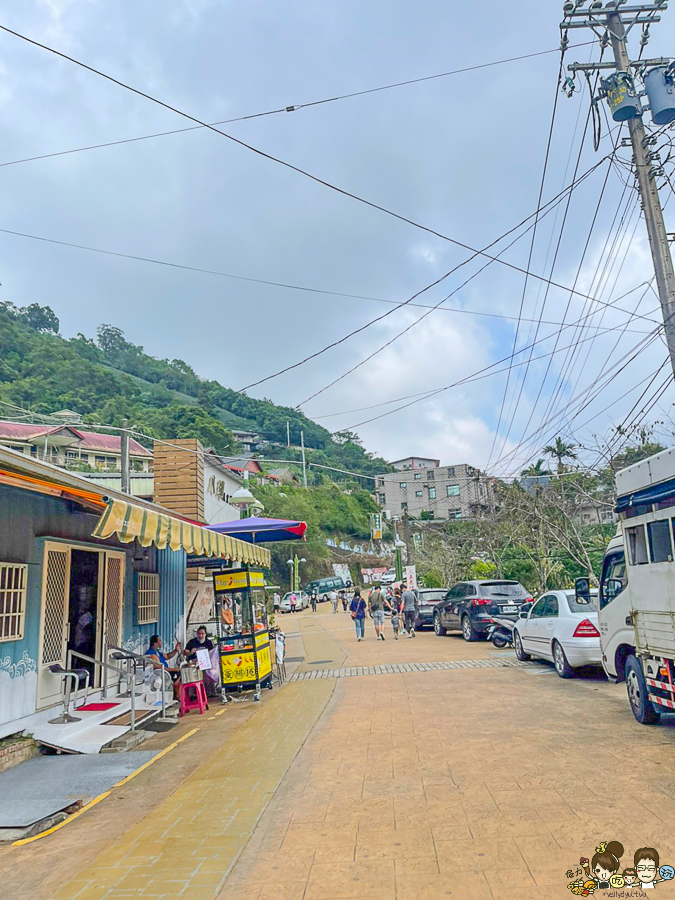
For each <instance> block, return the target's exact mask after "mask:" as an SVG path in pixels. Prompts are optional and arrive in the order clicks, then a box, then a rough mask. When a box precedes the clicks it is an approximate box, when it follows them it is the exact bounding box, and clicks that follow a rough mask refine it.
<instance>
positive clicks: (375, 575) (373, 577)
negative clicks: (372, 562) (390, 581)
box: [361, 566, 388, 584]
mask: <svg viewBox="0 0 675 900" xmlns="http://www.w3.org/2000/svg"><path fill="white" fill-rule="evenodd" d="M387 571H388V570H387V567H386V566H382V567H381V568H377V569H361V577H362V578H363V583H364V584H372V583H373V582H374V581H379V580H380V578H381V577H382V576H383V575H386V573H387Z"/></svg>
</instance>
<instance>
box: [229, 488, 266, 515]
mask: <svg viewBox="0 0 675 900" xmlns="http://www.w3.org/2000/svg"><path fill="white" fill-rule="evenodd" d="M230 503H231V504H232V506H235V507H236V508H237V509H238V510H239V518H240V519H247V518H249V517H250V516H251V515H252V514H253V512H254V511H256V512H262V511H263V509H264V508H265V507H264V506H263V505H262V503H261V502H260V500H256V498H255V497H254V496H253V494H252V493H251V492H250V491H249V489H248V488H245V487H242V488H239V490H238V491H235V492H234V494H232V496H231V497H230Z"/></svg>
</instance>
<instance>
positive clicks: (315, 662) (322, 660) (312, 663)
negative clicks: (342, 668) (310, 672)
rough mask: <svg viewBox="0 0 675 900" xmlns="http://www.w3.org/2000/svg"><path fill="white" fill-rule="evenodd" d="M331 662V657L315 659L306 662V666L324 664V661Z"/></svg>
mask: <svg viewBox="0 0 675 900" xmlns="http://www.w3.org/2000/svg"><path fill="white" fill-rule="evenodd" d="M331 662H333V660H332V659H315V660H314V662H310V663H307V665H308V666H325V665H326V663H331Z"/></svg>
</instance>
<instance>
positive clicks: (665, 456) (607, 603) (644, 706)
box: [577, 450, 675, 725]
mask: <svg viewBox="0 0 675 900" xmlns="http://www.w3.org/2000/svg"><path fill="white" fill-rule="evenodd" d="M616 488H617V511H618V514H619V527H618V531H617V534H616V537H614V538H613V539H612V540H611V541H610V544H609V546H608V548H607V552H606V554H605V560H604V564H603V569H602V578H601V581H600V603H599V605H600V611H599V620H600V642H601V646H602V662H603V666H604V669H605V672H606V673H607V675H608V677H609V678H610V680H612V681H624V680H625V682H626V688H627V692H628V699H629V701H630V705H631V708H632V710H633V714H634V715H635V718H636V719H637V720H638V722H640V723H642V724H643V725H647V724H653V723H655V722H657V721H658V720H659V717H660V715H661V712H662V711H663V710H675V563H674V562H673V559H674V558H675V552H674V547H675V450H664V451H663V452H662V453H657V454H656V455H655V456H651V457H650V458H649V459H645V460H643V461H642V462H639V463H635V465H632V466H629V467H628V468H627V469H623V470H622V471H620V472H618V473H617V476H616ZM587 589H588V580H587V579H579V580H578V582H577V592H578V593H580V594H582V595H583V594H584V593H585V591H587Z"/></svg>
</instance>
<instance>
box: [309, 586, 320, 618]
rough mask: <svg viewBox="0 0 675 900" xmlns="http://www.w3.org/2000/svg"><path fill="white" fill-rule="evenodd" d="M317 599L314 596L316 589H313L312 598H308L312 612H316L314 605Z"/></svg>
mask: <svg viewBox="0 0 675 900" xmlns="http://www.w3.org/2000/svg"><path fill="white" fill-rule="evenodd" d="M317 599H318V598H317V596H316V588H315V589H314V590H313V591H312V596H311V598H310V600H311V603H312V612H316V603H317Z"/></svg>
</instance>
